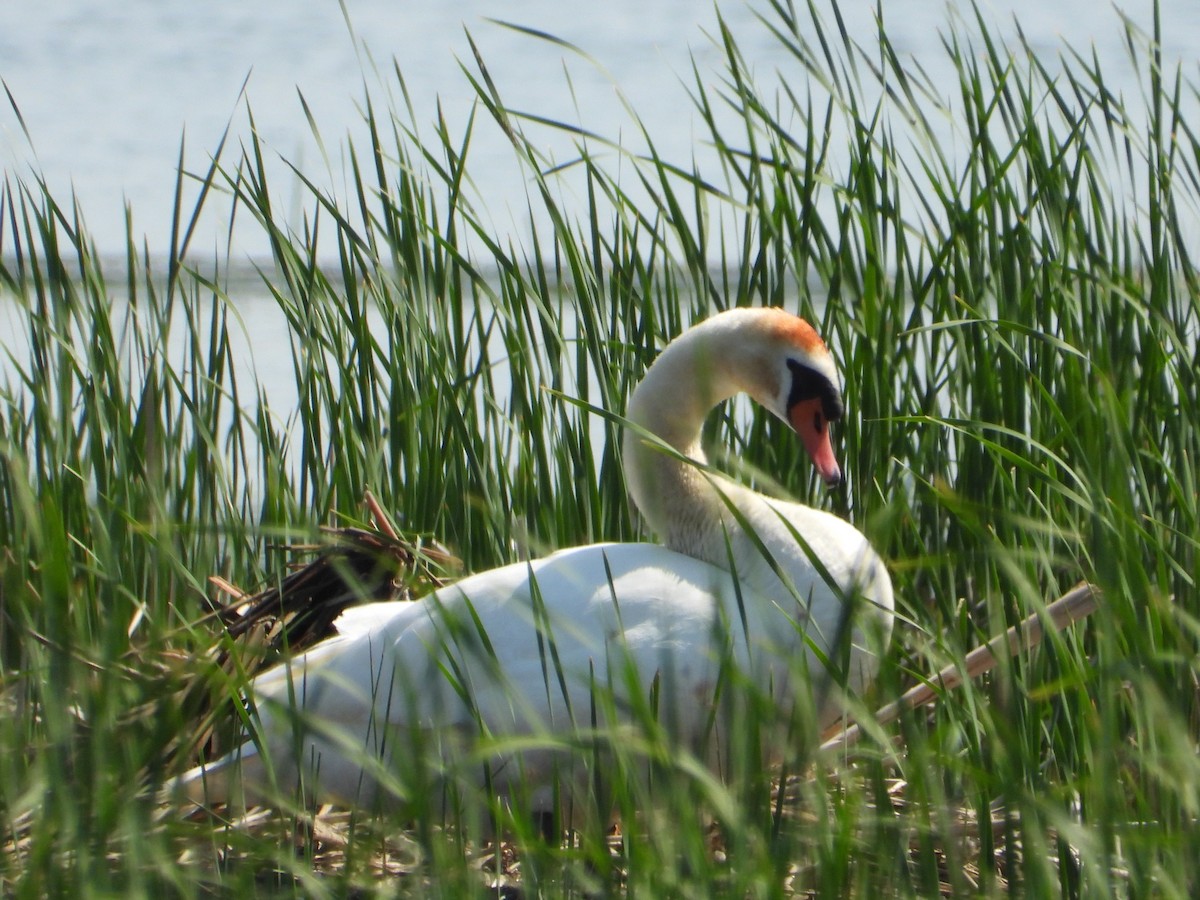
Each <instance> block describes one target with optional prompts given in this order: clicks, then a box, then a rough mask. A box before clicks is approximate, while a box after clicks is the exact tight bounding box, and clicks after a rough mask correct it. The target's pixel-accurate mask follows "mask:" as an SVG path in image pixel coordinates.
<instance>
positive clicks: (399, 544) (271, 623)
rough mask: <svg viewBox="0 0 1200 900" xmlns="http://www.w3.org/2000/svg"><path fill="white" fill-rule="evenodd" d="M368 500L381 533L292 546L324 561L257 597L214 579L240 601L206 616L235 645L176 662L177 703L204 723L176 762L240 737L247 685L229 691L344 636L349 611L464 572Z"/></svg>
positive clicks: (337, 532) (341, 532)
mask: <svg viewBox="0 0 1200 900" xmlns="http://www.w3.org/2000/svg"><path fill="white" fill-rule="evenodd" d="M365 502H366V505H367V507H368V509H369V510H370V513H371V519H372V524H373V525H374V529H367V528H329V529H324V533H325V535H326V537H327V539H326V540H325V541H322V542H321V543H320V544H315V545H314V544H299V545H292V546H291V547H289V548H288V549H289V550H291V551H292V552H294V553H297V554H306V555H312V554H315V555H314V556H313V558H312V559H311V560H310V561H309V562H306V563H301V564H296V565H294V566H293V569H294V570H293V571H292V572H291V573H290V574H289V575H287V577H285V578H284V579H283V580H282V581H280V582H279V583H278V584H276V585H274V586H272V587H268V588H264V589H263V590H261V591H258V592H257V593H254V594H249V593H247V592H245V591H243V590H241V589H240V588H238V587H237V586H236V585H233V584H231V583H230V582H229V581H227V580H226V579H224V578H222V577H221V576H218V575H214V576H212V577H210V578H209V582H210V583H211V584H212V585H213V586H214V587H216V588H217V589H218V591H220V592H221V593H222V594H225V595H226V596H229V597H232V598H233V600H232V601H230V602H227V603H216V602H214V603H213V604H212V612H211V613H210V614H209V616H208V617H206V618H208V619H209V620H211V619H213V618H215V619H216V620H217V621H219V622H220V623H221V624H222V625H223V626H224V630H225V633H226V635H227V639H226V640H221V641H219V642H218V643H217V644H216V645H214V647H213V648H212V649H211V650H210V651H209V652H208V654H206V656H207V659H206V660H205V661H202V663H201V666H200V667H199V668H198V667H197V666H196V662H197V660H195V659H189V658H187V657H186V656H184V655H180V656H179V658H178V659H177V660H176V663H177V666H167V668H168V669H175V670H176V671H174V672H172V673H171V674H172V675H174V676H175V677H176V678H178V679H179V680H180V681H181V687H180V689H179V691H178V692H177V693H176V694H175V695H174V699H173V701H172V702H173V703H175V704H177V705H178V708H179V709H181V710H182V711H183V712H184V715H185V717H186V718H187V719H188V720H189V721H191V722H193V723H195V724H194V727H192V728H189V729H186V731H185V733H186V735H187V737H186V738H184V737H181V739H180V740H179V741H177V742H173V744H172V746H171V747H170V748H168V750H167V754H166V755H167V758H168V759H170V758H174V757H176V756H178V755H180V754H182V755H183V756H184V757H185V758H186V760H187V762H188V765H191V764H193V763H194V762H195V761H196V759H197V758H198V757H199V756H201V755H202V756H204V757H207V758H212V757H213V756H214V755H216V754H219V753H221V752H222V751H223V750H224V749H228V746H229V745H230V743H231V742H234V741H237V740H240V734H241V732H240V726H239V722H240V718H241V716H240V715H239V713H238V706H239V701H238V700H237V698H236V696H235V695H236V694H237V693H238V692H239V689H236V688H235V689H234V690H233V691H231V690H230V686H231V685H237V684H243V685H244V684H245V683H246V681H247V680H249V679H252V678H253V677H254V676H255V675H257V674H258V673H259V672H261V671H263V670H265V669H267V668H269V667H271V666H273V665H275V664H277V663H278V662H280V661H281V660H283V659H285V658H286V657H287V656H290V655H293V654H296V653H303V652H304V651H305V650H307V649H309V648H310V647H312V646H314V645H315V644H318V643H320V642H321V641H323V640H325V639H327V638H330V637H332V636H334V635H336V634H337V626H336V625H335V624H334V623H335V621H336V620H337V618H338V616H340V615H341V614H342V612H343V611H344V610H345V609H347V608H348V607H350V606H355V605H358V604H363V603H376V602H383V601H396V600H401V601H403V600H415V599H417V598H419V597H421V596H423V595H424V594H426V593H428V592H429V591H431V590H436V589H437V588H439V587H441V586H442V585H443V584H444V583H445V581H446V577H447V573H450V572H455V571H456V570H457V569H458V568H459V561H458V560H457V559H455V558H454V557H453V556H452V555H451V554H450V553H449V552H448V551H447V550H445V549H444V548H443V547H441V546H438V545H436V544H432V545H431V544H426V543H424V542H421V541H416V540H406V539H404V538H402V537H401V536H400V535H399V534H398V533H397V532H396V529H395V528H394V526H393V525H392V524H391V522H390V520H389V518H388V517H387V515H386V514H385V513H384V512H383V510H382V509H381V508H380V506H379V504H378V502H377V501H376V500H375V498H374V497H373V496H371V494H370V493H368V494H367V495H366V500H365ZM164 662H168V660H164ZM162 674H167V673H166V672H164V673H162ZM197 676H199V677H197Z"/></svg>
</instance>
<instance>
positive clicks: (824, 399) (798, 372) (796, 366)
mask: <svg viewBox="0 0 1200 900" xmlns="http://www.w3.org/2000/svg"><path fill="white" fill-rule="evenodd" d="M787 366H788V369H789V370H790V371H791V373H792V387H791V390H790V391H789V393H788V398H787V408H788V409H791V408H792V407H793V406H795V405H796V404H797V403H799V402H800V401H802V400H812V399H814V398H817V399H820V401H821V409H820V414H821V415H822V416H823V417H824V419H825V420H827V421H830V422H836V421H837V420H838V419H840V418H841V417H842V393H841V391H839V390H838V389H837V387H836V386H835V385H834V384H833V383H832V382H831V381H830V380H829V379H828V378H827V377H826V376H825V374H824V373H822V372H818V371H817V370H816V369H814V368H812V367H811V366H806V365H804V364H803V363H800V362H797V361H796V360H794V359H789V360H788V361H787ZM813 424H814V426H816V427H817V431H818V432H820V430H821V427H822V426H817V425H816V423H815V422H814V423H813Z"/></svg>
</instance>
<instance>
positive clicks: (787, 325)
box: [741, 309, 844, 487]
mask: <svg viewBox="0 0 1200 900" xmlns="http://www.w3.org/2000/svg"><path fill="white" fill-rule="evenodd" d="M748 324H750V325H751V328H752V333H753V334H754V336H755V338H756V340H754V341H752V342H751V346H752V349H751V350H750V352H751V354H752V359H753V361H750V360H745V361H743V362H742V363H741V365H742V366H743V367H744V371H745V372H746V373H747V375H748V381H747V383H746V384H745V390H746V391H747V392H748V393H749V394H750V395H751V396H752V397H753V398H754V399H755V400H756V401H757V402H758V403H759V404H761V405H762V406H763V407H765V408H766V409H767V410H768V411H770V412H771V413H772V414H774V415H775V416H777V417H778V418H779V419H782V420H783V421H784V422H786V423H787V424H788V425H789V426H790V427H791V428H792V430H793V431H795V432H796V435H797V436H798V437H799V438H800V441H801V443H803V445H804V449H805V450H806V451H807V452H808V455H809V457H810V458H811V459H812V462H813V465H814V466H815V467H816V469H817V472H818V473H819V474H820V476H821V478H822V480H823V481H824V482H825V483H826V484H827V485H829V486H830V487H833V486H835V485H837V484H839V483H840V482H841V480H842V470H841V467H840V466H839V465H838V462H837V457H836V456H835V455H834V452H833V445H832V443H831V442H830V439H829V423H830V422H836V421H838V420H839V419H841V418H842V415H843V413H844V406H843V404H842V392H841V388H840V387H839V384H838V375H837V369H836V368H835V367H834V364H833V357H832V356H831V355H830V353H829V348H828V347H826V346H825V342H824V341H823V340H821V337H820V335H818V334H817V332H816V329H814V328H813V327H812V326H811V325H810V324H808V322H806V321H805V320H804V319H801V318H800V317H799V316H795V315H792V314H791V313H789V312H786V311H784V310H782V309H759V310H754V311H753V312H752V314H751V316H750V318H749V321H748Z"/></svg>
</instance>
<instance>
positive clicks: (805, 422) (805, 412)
mask: <svg viewBox="0 0 1200 900" xmlns="http://www.w3.org/2000/svg"><path fill="white" fill-rule="evenodd" d="M788 419H789V421H790V422H791V424H792V428H794V429H795V431H796V434H798V435H799V436H800V440H801V441H803V443H804V449H805V450H807V451H808V455H809V456H810V457H812V461H813V465H814V466H816V467H817V471H818V472H820V473H821V478H822V479H823V480H824V482H825V484H826V485H828V486H829V487H836V486H837V485H838V484H840V483H841V481H842V469H841V467H840V466H839V465H838V462H837V459H836V458H835V457H834V455H833V444H831V443H830V442H829V422H828V421H827V420H826V418H825V413H824V412H823V411H822V410H821V400H820V398H818V397H813V398H811V399H809V400H800V401H798V402H796V403H793V404H792V405H791V407H790V408H789V409H788Z"/></svg>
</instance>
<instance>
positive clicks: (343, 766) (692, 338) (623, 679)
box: [180, 310, 892, 811]
mask: <svg viewBox="0 0 1200 900" xmlns="http://www.w3.org/2000/svg"><path fill="white" fill-rule="evenodd" d="M834 379H835V375H834V372H833V367H832V362H831V361H830V360H829V357H828V353H827V351H826V350H825V348H824V345H823V344H822V343H821V342H820V340H819V338H817V337H816V334H815V333H814V332H813V331H812V329H811V328H810V327H809V326H808V325H807V324H806V323H804V322H803V321H802V320H800V319H798V318H796V317H795V316H792V315H790V314H788V313H784V312H782V311H779V310H737V311H731V312H727V313H723V314H720V315H718V316H714V317H713V318H711V319H709V320H707V321H705V322H704V323H702V324H700V325H698V326H696V327H694V328H693V329H691V330H690V331H688V332H686V333H685V335H684V336H683V337H682V338H680V339H678V340H676V341H675V342H673V343H672V344H671V345H670V346H669V347H668V348H667V350H665V351H664V352H663V353H662V355H661V356H660V357H659V359H658V361H657V362H656V363H655V365H654V366H652V367H651V369H650V371H649V372H648V373H647V375H646V378H645V379H644V381H643V382H642V384H641V385H640V386H639V388H638V390H637V391H636V392H635V394H634V397H633V398H632V400H631V402H630V410H629V417H630V419H631V421H632V422H633V423H635V425H636V426H637V428H636V430H631V431H630V432H629V433H628V434H627V437H626V441H625V447H624V455H625V467H626V475H627V480H628V482H629V486H630V491H631V494H632V496H633V498H634V501H635V502H636V503H637V505H638V507H639V508H640V509H641V510H642V511H643V513H644V514H645V515H646V518H647V520H648V521H649V522H650V524H651V526H652V527H653V528H654V529H655V530H656V531H657V532H658V533H659V534H660V535H662V536H663V538H664V540H665V541H666V543H667V545H668V546H666V547H662V546H658V545H653V544H596V545H591V546H586V547H578V548H575V549H571V550H564V551H560V552H558V553H555V554H553V555H551V556H548V557H545V558H543V559H538V560H534V561H531V562H527V563H517V564H514V565H510V566H505V567H503V568H499V569H494V570H491V571H488V572H484V573H481V574H479V575H475V576H473V577H469V578H465V579H463V580H462V581H460V582H458V583H456V584H454V585H451V586H448V587H445V588H442V589H441V590H439V591H437V592H436V593H434V594H432V595H431V596H429V597H426V598H424V599H422V600H420V601H417V602H398V603H378V604H369V605H366V606H361V607H356V608H351V609H349V610H347V611H346V612H345V613H344V614H343V615H342V616H341V617H340V618H339V619H338V621H337V623H336V625H337V628H338V630H339V634H338V635H337V636H336V637H333V638H331V639H329V640H327V641H325V642H323V643H322V644H320V645H318V646H317V647H315V648H313V649H312V650H310V651H309V652H308V653H306V654H304V655H303V656H301V657H299V658H297V659H295V660H292V661H290V662H288V663H285V664H283V665H281V666H279V667H277V668H275V669H273V670H271V671H269V672H267V673H265V674H263V675H261V676H259V677H258V678H257V679H256V680H255V681H254V683H253V685H252V690H251V696H252V699H253V701H254V703H255V705H256V707H257V716H258V728H257V731H258V743H259V745H260V746H261V747H263V748H265V749H266V751H267V754H266V755H267V757H269V763H267V762H265V761H264V758H263V756H262V755H261V754H260V750H259V747H258V746H255V745H253V744H247V745H246V746H244V747H243V748H241V749H240V750H239V751H236V752H235V753H233V754H230V755H229V756H228V757H226V758H224V759H222V760H218V761H217V762H216V763H213V764H212V765H210V766H207V767H202V768H199V769H195V770H193V771H192V772H189V773H187V774H186V775H184V776H183V777H182V778H181V779H180V781H181V783H182V785H183V786H184V787H185V788H186V789H187V791H188V793H189V794H190V795H191V796H193V797H194V798H196V799H198V800H201V801H205V800H207V801H209V802H211V801H213V800H224V799H227V798H229V797H230V796H239V795H248V796H251V797H257V796H259V795H261V794H264V793H266V791H265V788H266V786H267V784H266V781H267V775H268V773H273V777H274V779H275V780H276V781H277V782H278V784H279V785H280V786H281V787H283V788H284V789H285V790H287V789H288V787H289V786H291V785H294V784H295V783H296V780H297V778H298V777H300V778H301V780H302V781H303V782H304V790H305V792H306V793H307V795H308V798H309V799H316V800H339V801H342V802H352V803H356V804H360V805H361V804H369V803H375V802H380V803H388V802H395V801H399V802H402V800H403V795H404V794H405V793H406V791H409V790H412V789H414V788H413V785H414V784H425V783H426V782H427V775H426V774H422V773H416V774H414V773H413V772H412V771H410V770H409V769H406V766H411V765H412V764H413V761H414V759H415V758H416V757H418V756H421V757H426V760H425V761H426V762H428V759H427V757H429V755H430V754H433V755H434V757H435V758H436V760H437V763H438V765H441V764H445V765H446V766H448V767H452V766H454V765H455V764H456V760H458V761H461V760H469V761H470V762H469V763H468V765H470V766H472V767H473V771H476V772H478V777H479V780H480V782H482V781H483V780H484V779H485V778H486V779H487V781H488V783H489V784H490V785H491V788H492V789H493V790H496V791H499V792H502V793H504V794H512V795H515V794H517V793H518V792H521V791H526V792H528V793H526V794H524V795H523V796H525V798H526V799H527V800H528V801H529V802H530V803H531V804H532V807H533V808H534V809H535V810H537V811H550V810H551V808H552V806H553V804H554V802H555V801H554V797H555V788H556V787H557V786H559V783H558V781H556V779H559V778H560V776H561V775H562V770H561V766H562V765H563V764H564V762H563V759H564V755H563V753H562V752H561V748H562V746H563V743H562V740H561V739H562V738H563V737H564V736H569V735H570V734H572V733H578V732H579V730H581V729H582V730H587V729H590V728H593V727H608V726H615V725H619V724H621V722H622V721H624V720H626V719H628V718H629V717H630V710H632V709H636V708H638V707H639V704H640V705H641V707H643V708H644V706H645V703H646V699H647V697H648V696H650V694H651V693H652V692H653V693H655V694H656V695H657V697H658V704H659V705H658V711H657V713H656V716H657V718H658V719H659V720H660V722H661V723H662V724H663V725H664V726H665V727H667V728H668V729H670V731H671V732H672V734H674V735H675V736H676V738H677V739H678V740H679V741H680V742H681V744H682V746H685V747H688V748H690V749H692V750H695V751H697V752H699V753H700V754H701V755H702V757H705V758H707V759H709V761H710V762H715V760H716V758H717V755H718V754H717V752H716V751H715V750H714V748H713V747H712V746H705V744H706V743H709V744H712V743H714V742H715V743H719V740H720V736H719V735H714V734H713V727H714V726H713V718H712V716H711V711H712V701H713V697H714V692H715V691H716V689H717V686H718V680H719V678H720V677H721V675H720V673H721V672H722V671H727V670H728V666H729V664H730V663H731V662H732V663H733V664H735V665H736V668H737V670H738V671H740V672H741V673H742V675H743V676H744V677H746V678H748V679H749V680H750V682H751V683H752V684H753V685H754V686H755V687H756V688H757V689H758V690H760V691H761V692H763V694H764V695H770V696H771V697H772V698H773V699H774V700H775V702H777V703H779V704H791V703H793V702H795V700H796V698H797V696H802V697H803V698H805V699H806V700H807V698H808V697H810V696H812V692H813V691H814V690H815V691H816V692H817V693H818V694H819V697H818V708H817V710H816V712H817V716H818V719H819V721H821V723H822V724H824V723H827V722H828V721H830V720H831V719H833V718H836V716H837V714H838V705H837V704H836V703H835V702H834V698H835V696H836V692H828V691H824V690H823V689H822V685H824V686H828V681H827V680H826V676H825V666H826V665H827V663H826V662H825V661H824V660H832V661H833V665H834V666H835V667H837V669H838V671H840V672H841V673H842V674H843V675H844V677H845V681H846V683H847V684H848V686H849V688H850V689H851V690H859V689H861V688H862V687H863V686H864V685H865V683H866V682H867V681H868V680H869V679H870V678H871V677H872V676H873V674H874V671H875V669H876V666H877V660H878V654H879V652H881V650H882V647H883V646H884V645H885V642H886V640H887V637H888V633H889V632H890V628H891V611H892V590H891V582H890V580H889V579H888V576H887V572H886V570H885V568H884V567H883V564H882V563H881V562H880V560H879V558H878V557H877V556H876V554H875V553H874V551H873V550H872V549H871V547H870V546H869V544H868V543H867V541H866V539H865V538H864V537H863V535H862V534H860V533H859V532H858V531H857V530H856V529H855V528H853V527H852V526H851V525H850V524H848V523H847V522H845V521H844V520H842V519H839V518H837V517H835V516H832V515H829V514H827V513H823V512H820V511H818V510H815V509H811V508H809V507H805V506H801V505H799V504H794V503H785V502H782V501H778V500H775V499H771V498H767V497H765V496H763V495H761V494H758V493H755V492H754V491H751V490H749V489H747V488H745V487H742V486H739V485H736V484H734V483H733V482H730V481H728V480H727V479H724V478H721V477H719V476H714V475H712V474H710V473H708V472H707V471H705V470H702V469H701V468H699V467H697V466H696V465H694V464H692V463H689V462H687V461H685V460H683V459H680V458H679V455H678V454H684V455H686V456H689V457H691V458H692V459H694V460H702V459H703V456H702V454H701V452H700V449H699V447H698V444H697V440H698V434H699V429H700V425H701V423H702V421H703V419H704V416H705V414H706V413H707V412H708V410H709V409H711V408H712V406H714V405H715V404H716V403H718V402H720V401H721V400H723V399H726V398H727V397H729V396H732V395H733V394H734V393H737V392H739V391H743V390H744V391H746V392H748V393H750V394H751V396H752V397H754V398H755V399H756V400H758V401H759V402H760V403H761V404H762V405H764V406H766V407H767V408H768V409H770V410H771V411H772V412H774V413H776V414H777V415H780V416H781V417H782V418H784V419H785V420H787V421H789V423H790V424H792V425H793V427H794V428H795V429H796V430H797V432H798V433H799V434H800V435H801V437H802V438H804V440H805V444H806V446H807V447H808V449H809V452H810V455H812V456H813V459H814V462H815V463H816V465H817V468H818V469H819V470H820V472H821V474H822V475H823V476H824V477H825V478H826V480H829V481H832V480H835V479H837V478H838V477H840V472H839V470H838V469H837V464H836V462H834V460H833V455H832V450H831V449H830V447H829V438H828V431H827V428H826V427H825V424H826V421H827V420H828V419H830V418H836V417H837V416H838V415H839V414H840V394H839V393H838V392H837V388H836V381H835V380H834ZM651 435H652V436H654V438H657V440H654V439H650V437H649V436H651ZM660 442H662V443H665V444H666V445H667V446H668V448H673V449H674V450H675V451H677V453H673V452H670V450H669V449H664V448H663V447H662V446H661V444H660ZM749 532H752V534H751V533H749ZM764 550H765V553H764ZM851 617H853V623H851ZM813 648H816V650H817V651H818V652H814V650H813ZM843 651H844V652H843ZM806 671H807V674H806ZM800 678H803V679H804V681H805V683H804V684H802V685H798V684H797V680H798V679H800ZM801 691H803V694H801V693H800V692H801ZM481 734H483V735H487V736H489V738H496V737H501V738H503V737H504V736H510V737H513V736H515V737H521V738H531V740H529V741H526V742H525V743H524V744H522V745H521V747H520V749H519V750H512V751H504V750H497V751H496V752H495V753H493V754H491V755H490V756H488V758H487V759H486V762H488V763H489V764H488V765H487V766H484V765H481V764H480V761H479V759H478V757H477V756H476V757H472V751H471V747H472V744H473V742H474V741H475V740H476V739H477V738H478V736H479V735H481ZM539 739H541V743H540V744H539ZM555 748H557V749H555ZM373 761H374V763H375V764H372V762H373ZM239 772H240V778H241V785H240V786H241V789H242V790H241V791H238V790H237V787H238V786H237V785H235V784H233V783H232V782H233V776H234V775H235V774H236V773H239ZM576 774H577V773H576Z"/></svg>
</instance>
